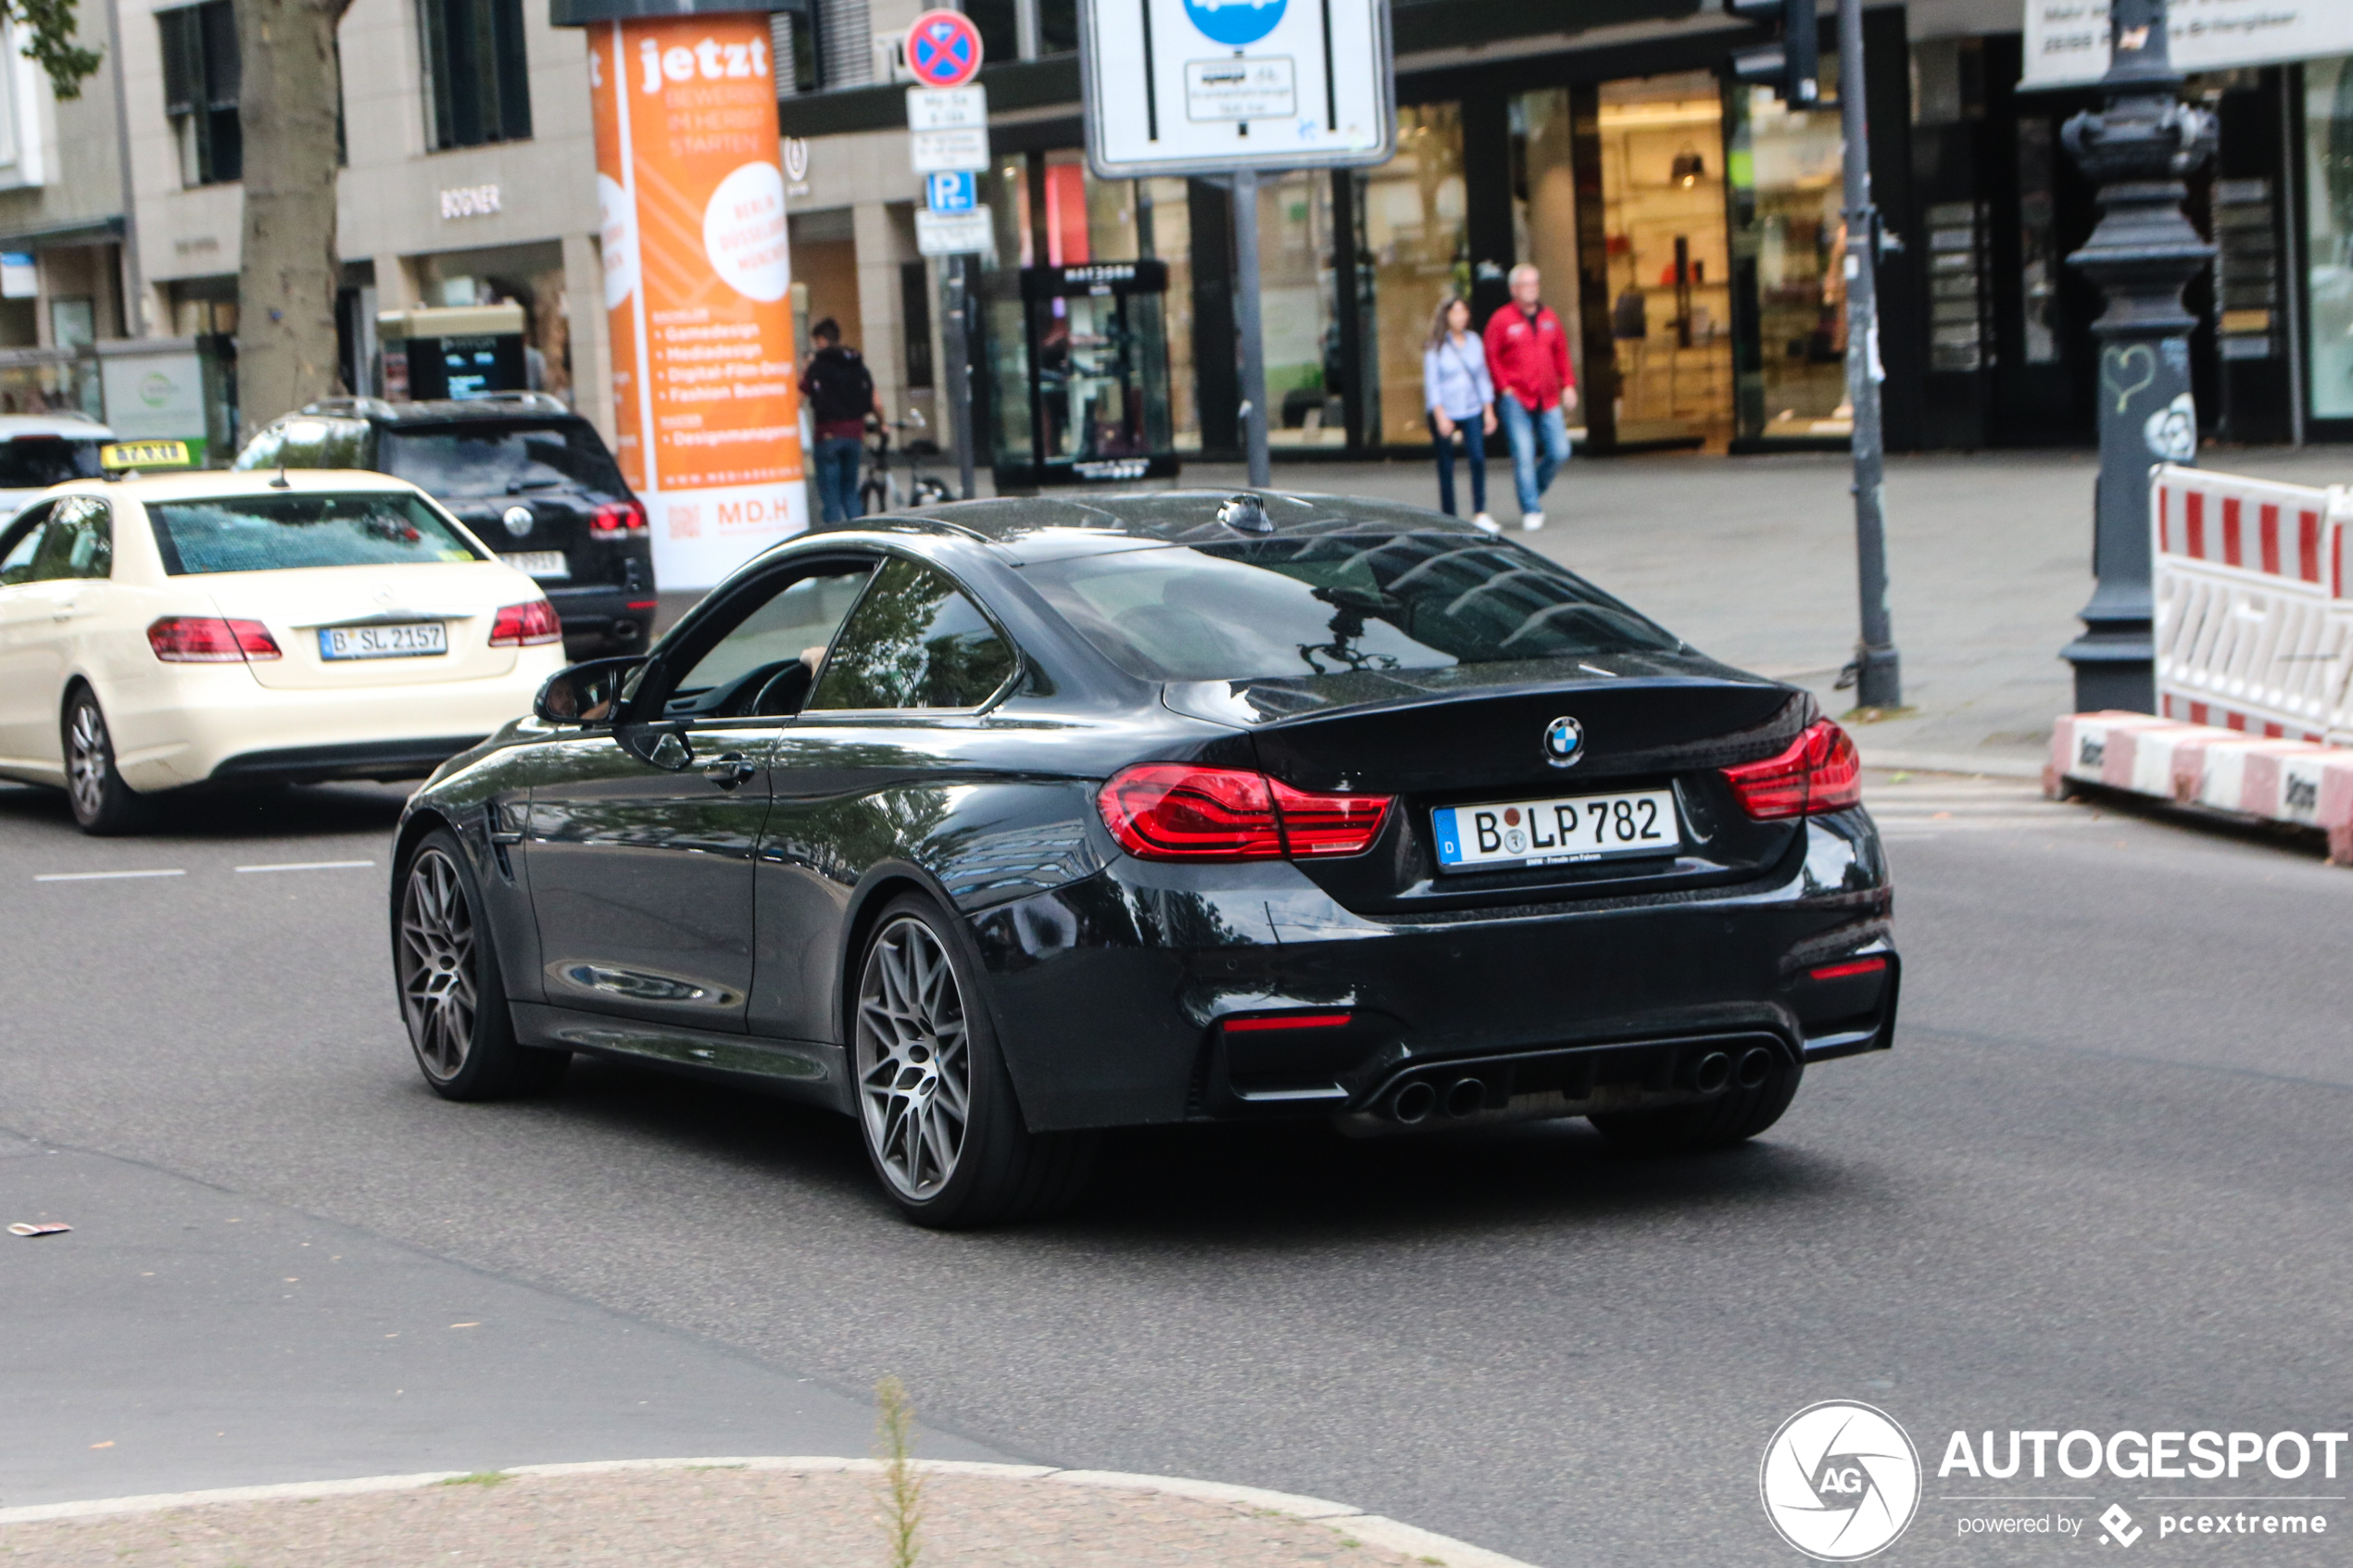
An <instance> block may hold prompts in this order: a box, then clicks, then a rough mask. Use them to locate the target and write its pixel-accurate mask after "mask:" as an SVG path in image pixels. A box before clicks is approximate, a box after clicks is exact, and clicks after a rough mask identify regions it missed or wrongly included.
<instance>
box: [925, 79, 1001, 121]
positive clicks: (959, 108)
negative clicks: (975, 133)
mask: <svg viewBox="0 0 2353 1568" xmlns="http://www.w3.org/2000/svg"><path fill="white" fill-rule="evenodd" d="M907 129H908V130H910V131H971V130H986V129H988V88H986V87H983V86H982V85H981V84H980V83H979V82H974V83H973V84H972V85H971V86H969V87H910V88H908V89H907Z"/></svg>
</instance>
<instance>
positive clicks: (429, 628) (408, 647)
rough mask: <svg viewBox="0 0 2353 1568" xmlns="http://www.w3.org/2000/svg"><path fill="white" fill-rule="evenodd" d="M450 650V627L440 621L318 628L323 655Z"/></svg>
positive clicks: (413, 655)
mask: <svg viewBox="0 0 2353 1568" xmlns="http://www.w3.org/2000/svg"><path fill="white" fill-rule="evenodd" d="M448 651H449V628H448V627H447V626H445V625H443V624H442V623H441V622H440V621H408V622H406V623H404V624H401V625H396V626H321V628H320V629H319V657H320V658H321V659H423V658H425V657H427V656H429V655H432V654H437V653H447V652H448Z"/></svg>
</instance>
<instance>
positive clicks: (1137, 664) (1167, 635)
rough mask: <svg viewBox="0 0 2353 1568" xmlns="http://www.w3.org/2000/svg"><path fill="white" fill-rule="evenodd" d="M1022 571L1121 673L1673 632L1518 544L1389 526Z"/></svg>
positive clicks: (1654, 638) (1388, 662)
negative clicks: (1390, 528)
mask: <svg viewBox="0 0 2353 1568" xmlns="http://www.w3.org/2000/svg"><path fill="white" fill-rule="evenodd" d="M1022 574H1023V576H1024V577H1025V578H1026V579H1027V580H1028V581H1029V582H1030V583H1032V584H1034V585H1035V586H1036V587H1037V588H1038V592H1040V593H1041V594H1043V595H1044V596H1046V598H1047V600H1048V602H1049V603H1051V604H1052V605H1053V607H1054V608H1056V609H1057V610H1060V611H1061V612H1062V614H1063V618H1064V619H1065V620H1067V621H1070V623H1071V624H1072V625H1074V626H1076V627H1077V628H1078V630H1079V631H1080V632H1081V633H1083V634H1085V636H1086V637H1087V639H1088V641H1089V642H1091V643H1093V644H1094V645H1095V646H1097V647H1098V648H1100V649H1101V650H1102V652H1103V654H1104V655H1105V656H1106V657H1108V658H1109V659H1111V660H1112V661H1113V662H1114V663H1115V664H1117V665H1118V666H1119V667H1120V668H1121V669H1123V670H1125V671H1127V672H1128V673H1129V674H1131V675H1134V676H1137V677H1138V678H1139V679H1142V680H1147V681H1246V680H1254V679H1261V678H1269V677H1284V676H1290V677H1299V676H1307V675H1336V674H1342V673H1346V672H1348V671H1358V670H1372V671H1380V670H1437V669H1443V668H1445V667H1447V666H1449V665H1454V664H1494V663H1503V662H1506V661H1511V660H1516V659H1564V658H1576V657H1578V656H1580V655H1581V656H1586V657H1591V656H1592V655H1595V654H1613V653H1633V652H1671V651H1673V650H1674V649H1676V648H1678V647H1680V646H1682V645H1681V643H1680V639H1678V638H1677V637H1676V636H1675V635H1674V634H1673V633H1670V632H1667V631H1665V630H1663V629H1661V628H1660V627H1659V626H1657V625H1656V624H1655V623H1654V622H1652V621H1648V620H1646V619H1644V618H1643V617H1642V616H1641V615H1638V614H1636V613H1635V612H1634V611H1633V610H1631V609H1629V608H1627V607H1626V606H1625V605H1622V604H1620V603H1619V602H1618V601H1617V600H1616V599H1614V598H1612V597H1610V596H1608V595H1607V594H1604V593H1603V592H1602V591H1601V590H1600V589H1599V588H1596V587H1594V586H1593V585H1592V583H1588V582H1586V581H1585V580H1584V579H1583V578H1581V577H1579V576H1578V575H1577V574H1576V573H1574V572H1572V571H1568V570H1567V568H1565V567H1562V566H1559V565H1557V564H1555V563H1554V562H1553V561H1550V560H1547V559H1545V558H1543V557H1542V556H1540V555H1537V554H1535V553H1534V552H1533V551H1530V550H1524V549H1521V548H1519V547H1518V546H1514V545H1508V544H1502V543H1499V542H1496V541H1493V540H1489V539H1480V538H1468V537H1466V536H1464V535H1462V534H1459V533H1414V532H1399V531H1393V530H1389V529H1381V530H1377V531H1376V530H1366V531H1362V532H1347V533H1325V534H1319V535H1316V536H1315V537H1312V538H1304V539H1300V538H1292V539H1258V540H1250V541H1236V542H1233V543H1230V544H1228V543H1222V542H1221V543H1218V544H1214V545H1194V546H1173V545H1172V546H1164V547H1156V548H1151V549H1140V550H1120V551H1114V552H1112V553H1108V554H1103V555H1087V556H1072V557H1067V558H1063V559H1061V560H1054V561H1038V562H1034V563H1032V564H1030V565H1028V566H1026V567H1025V568H1024V569H1023V572H1022Z"/></svg>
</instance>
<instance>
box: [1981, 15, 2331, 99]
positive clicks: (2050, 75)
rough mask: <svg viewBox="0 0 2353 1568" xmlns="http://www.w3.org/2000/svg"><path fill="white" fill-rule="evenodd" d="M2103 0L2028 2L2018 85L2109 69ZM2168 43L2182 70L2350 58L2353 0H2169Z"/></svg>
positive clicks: (2058, 82) (2094, 77) (2076, 80)
mask: <svg viewBox="0 0 2353 1568" xmlns="http://www.w3.org/2000/svg"><path fill="white" fill-rule="evenodd" d="M2165 38H2166V46H2167V49H2168V51H2169V52H2170V53H2171V56H2172V58H2173V66H2174V69H2177V70H2183V71H2193V70H2228V69H2232V68H2233V67H2236V66H2257V65H2271V64H2273V63H2275V62H2278V61H2281V60H2307V59H2314V58H2317V57H2319V56H2324V55H2346V54H2353V0H2171V5H2169V6H2167V7H2166V29H2165ZM2107 72H2108V0H2026V74H2025V76H2024V77H2023V78H2022V79H2021V80H2020V83H2019V85H2020V86H2021V87H2026V88H2035V87H2077V86H2082V84H2084V83H2085V82H2096V81H2098V80H2099V79H2100V78H2101V77H2102V76H2104V75H2106V74H2107Z"/></svg>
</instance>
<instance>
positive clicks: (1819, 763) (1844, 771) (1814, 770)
mask: <svg viewBox="0 0 2353 1568" xmlns="http://www.w3.org/2000/svg"><path fill="white" fill-rule="evenodd" d="M1724 777H1725V779H1726V780H1727V781H1728V782H1730V784H1731V786H1732V794H1733V795H1734V796H1735V797H1738V799H1739V800H1740V803H1741V809H1742V810H1743V811H1746V812H1747V813H1748V814H1749V815H1750V816H1751V817H1754V818H1755V819H1756V820H1757V821H1758V822H1773V821H1775V820H1777V819H1779V818H1782V817H1807V816H1812V815H1814V814H1816V813H1818V812H1821V811H1843V810H1844V809H1846V808H1847V807H1849V806H1859V805H1861V804H1862V800H1863V759H1862V758H1861V757H1860V756H1858V755H1857V754H1856V750H1855V742H1854V741H1853V739H1852V738H1850V737H1849V736H1848V734H1847V733H1846V732H1845V731H1844V730H1842V729H1840V728H1839V727H1838V726H1837V725H1836V724H1833V723H1831V721H1829V720H1828V719H1824V720H1821V721H1818V722H1817V723H1815V724H1813V725H1811V726H1809V727H1808V728H1807V729H1806V733H1805V734H1802V735H1800V736H1798V737H1797V739H1796V740H1795V741H1794V742H1793V743H1792V745H1791V746H1790V748H1789V749H1788V750H1787V751H1784V752H1782V753H1781V754H1780V756H1779V757H1768V758H1767V759H1764V760H1763V761H1761V762H1743V763H1742V764H1741V765H1740V766H1739V767H1737V768H1727V769H1725V770H1724Z"/></svg>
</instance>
